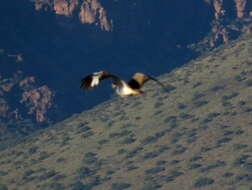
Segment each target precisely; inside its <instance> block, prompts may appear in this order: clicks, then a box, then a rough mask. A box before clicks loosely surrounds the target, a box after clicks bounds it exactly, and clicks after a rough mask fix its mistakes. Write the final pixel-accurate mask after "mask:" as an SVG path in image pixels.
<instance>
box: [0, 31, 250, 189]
mask: <svg viewBox="0 0 252 190" xmlns="http://www.w3.org/2000/svg"><path fill="white" fill-rule="evenodd" d="M159 79H160V80H161V81H162V82H164V83H165V84H167V85H171V86H172V87H173V88H170V89H171V90H170V92H169V93H167V92H163V91H162V90H161V89H159V88H156V87H154V86H153V85H152V84H153V83H151V82H150V83H149V84H147V85H146V86H145V91H146V93H145V94H144V95H143V96H137V97H130V98H126V99H121V98H119V97H113V98H111V100H109V101H107V102H105V103H103V104H100V105H98V106H96V107H95V108H94V109H91V110H88V111H84V112H82V113H80V114H76V115H74V116H72V117H71V118H69V119H67V120H64V121H63V122H60V123H57V124H56V125H54V126H51V127H49V128H47V129H45V130H41V131H40V132H36V133H35V134H33V135H32V136H30V137H28V138H26V139H25V140H24V141H23V142H21V143H20V144H19V145H17V146H15V147H12V148H9V149H8V150H3V151H1V152H0V176H1V177H0V183H1V184H2V186H0V188H2V189H7V188H8V189H11V190H15V189H16V190H34V189H37V190H38V189H41V190H47V189H48V190H49V189H50V190H51V189H52V190H56V189H57V190H59V189H60V190H63V189H66V190H69V189H71V190H86V189H95V190H122V189H130V190H132V189H133V190H154V189H162V190H167V189H180V190H182V189H188V190H189V189H204V190H205V189H206V190H210V189H223V190H228V189H246V190H249V189H251V188H252V185H251V180H252V167H251V166H252V141H251V140H252V135H251V132H252V130H251V129H252V128H251V126H252V117H251V113H252V102H251V94H252V36H251V35H250V36H243V37H241V38H240V39H239V40H236V41H234V42H230V43H228V44H226V45H223V46H221V47H219V48H217V49H214V50H212V51H211V52H209V53H207V54H205V55H204V56H202V57H200V58H198V59H197V60H194V61H192V62H190V63H188V64H186V65H185V66H184V67H182V68H178V69H177V70H174V71H173V72H171V73H169V74H165V75H162V76H161V77H160V78H159Z"/></svg>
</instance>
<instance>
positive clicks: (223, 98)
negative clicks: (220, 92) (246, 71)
mask: <svg viewBox="0 0 252 190" xmlns="http://www.w3.org/2000/svg"><path fill="white" fill-rule="evenodd" d="M238 95H239V93H238V92H233V93H231V94H230V95H226V96H223V97H222V101H225V100H230V99H232V98H234V97H236V96H238Z"/></svg>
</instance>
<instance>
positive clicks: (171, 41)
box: [0, 0, 251, 123]
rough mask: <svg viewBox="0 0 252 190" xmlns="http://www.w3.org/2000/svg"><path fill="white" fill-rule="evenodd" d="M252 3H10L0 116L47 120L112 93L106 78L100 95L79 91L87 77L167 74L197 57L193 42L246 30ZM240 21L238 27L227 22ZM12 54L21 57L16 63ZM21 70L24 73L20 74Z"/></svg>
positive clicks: (0, 35)
mask: <svg viewBox="0 0 252 190" xmlns="http://www.w3.org/2000/svg"><path fill="white" fill-rule="evenodd" d="M250 8H251V4H250V3H249V2H248V1H242V0H241V1H239V0H236V1H232V2H231V3H230V1H225V0H197V1H195V0H194V1H193V2H192V1H187V2H185V1H182V0H180V1H172V2H170V1H162V0H156V1H143V0H134V1H123V0H118V1H107V0H49V1H37V0H35V1H28V0H13V1H11V2H10V1H5V2H4V3H2V6H1V8H0V9H1V10H0V17H1V30H0V41H1V47H0V48H2V49H4V51H5V53H3V55H2V56H5V58H4V59H2V61H3V63H5V64H4V68H5V69H1V71H0V75H1V78H0V80H1V81H6V80H10V81H16V82H15V83H13V84H12V86H11V89H10V90H9V91H8V92H5V94H1V98H2V99H3V100H4V101H5V102H6V103H5V104H4V105H5V106H4V108H2V109H3V110H5V111H3V113H4V114H1V116H0V117H1V118H6V117H7V115H8V117H12V118H13V119H26V118H29V119H31V120H33V121H34V122H39V123H47V122H48V121H51V122H56V121H59V120H62V119H64V118H66V117H67V116H69V115H71V114H73V113H76V112H80V111H82V110H83V109H87V108H90V107H92V106H94V105H95V104H97V103H99V102H101V101H103V100H105V99H107V98H109V96H111V95H110V94H111V91H112V90H111V89H110V88H109V86H110V84H109V82H104V84H103V85H102V86H101V88H98V89H96V90H95V92H89V93H85V92H83V91H81V90H80V89H79V80H80V79H81V78H82V77H83V76H84V75H86V74H89V73H90V72H93V71H98V70H108V71H111V72H115V73H117V74H118V75H121V76H122V77H123V78H126V79H127V78H129V77H130V76H131V74H132V73H134V72H136V71H141V72H147V73H150V74H152V75H158V74H162V73H166V72H169V71H170V70H171V69H173V68H174V67H178V66H180V65H182V64H185V63H186V62H187V61H188V60H190V59H191V58H193V57H195V56H197V54H196V53H194V52H193V51H192V50H191V49H189V48H188V45H190V44H192V43H197V42H199V41H200V40H202V39H204V38H205V37H206V36H208V37H207V38H205V41H204V45H206V46H207V47H210V46H216V45H218V44H220V43H222V42H227V41H229V40H230V39H232V38H233V36H235V37H236V36H238V34H240V33H242V32H249V31H250V23H251V12H249V11H248V10H251V9H250ZM237 18H238V19H237ZM235 19H236V21H237V22H239V23H242V24H240V25H239V26H240V27H236V28H234V27H233V26H236V25H230V23H232V22H233V21H235ZM209 33H210V35H208V34H209ZM9 55H15V56H16V58H15V59H16V61H14V62H15V64H12V62H13V60H11V59H12V58H11V57H10V56H9ZM17 55H21V56H19V58H21V60H19V61H17V59H18V57H17ZM1 64H2V63H1ZM17 73H22V77H19V79H15V77H14V76H16V75H17ZM18 76H19V75H18ZM20 76H21V75H20ZM22 81H26V83H27V84H28V87H27V88H26V86H23V87H22V85H20V83H22ZM2 84H5V85H6V83H2ZM4 88H6V86H4ZM15 89H18V90H15ZM7 94H8V97H9V98H6V97H7ZM14 97H15V98H16V100H15V101H13V100H14ZM17 100H18V101H17ZM11 102H16V103H14V104H12V103H11ZM7 108H8V109H7ZM6 109H7V110H8V111H6ZM15 110H19V112H18V113H19V114H20V115H21V116H22V117H21V116H20V117H17V118H16V116H14V115H15V114H14V115H13V114H12V113H13V112H14V111H15ZM7 112H8V114H7ZM10 113H11V114H10Z"/></svg>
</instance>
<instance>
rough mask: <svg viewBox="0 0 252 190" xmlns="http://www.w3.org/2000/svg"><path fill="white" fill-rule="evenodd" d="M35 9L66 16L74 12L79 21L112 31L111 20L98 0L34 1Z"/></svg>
mask: <svg viewBox="0 0 252 190" xmlns="http://www.w3.org/2000/svg"><path fill="white" fill-rule="evenodd" d="M35 9H36V10H41V9H43V10H48V9H51V10H54V12H55V14H57V15H63V16H67V17H71V16H73V14H74V13H76V14H78V15H79V16H78V18H79V20H80V22H81V23H83V24H94V25H98V26H99V27H100V28H101V30H104V31H112V22H111V21H110V19H109V18H108V17H107V13H106V10H105V9H104V7H103V6H102V4H101V3H100V2H99V0H51V1H35Z"/></svg>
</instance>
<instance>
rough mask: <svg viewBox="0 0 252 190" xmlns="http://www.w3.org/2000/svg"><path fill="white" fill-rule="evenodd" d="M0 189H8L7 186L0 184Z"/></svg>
mask: <svg viewBox="0 0 252 190" xmlns="http://www.w3.org/2000/svg"><path fill="white" fill-rule="evenodd" d="M0 190H8V188H7V186H6V185H4V184H0Z"/></svg>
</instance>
